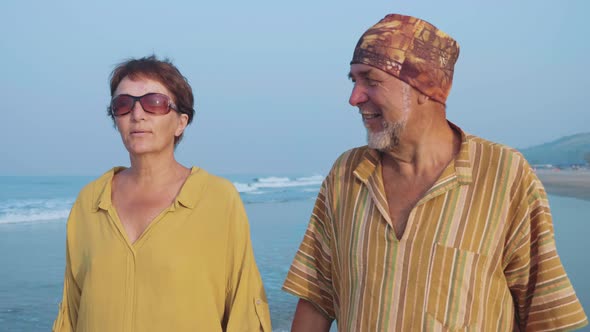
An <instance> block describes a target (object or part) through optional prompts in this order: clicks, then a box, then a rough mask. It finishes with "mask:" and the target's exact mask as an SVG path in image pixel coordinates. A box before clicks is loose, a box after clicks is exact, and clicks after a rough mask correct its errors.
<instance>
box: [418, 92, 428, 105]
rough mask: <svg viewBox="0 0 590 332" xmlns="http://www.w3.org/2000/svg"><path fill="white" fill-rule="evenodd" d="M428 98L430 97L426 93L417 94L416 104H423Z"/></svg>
mask: <svg viewBox="0 0 590 332" xmlns="http://www.w3.org/2000/svg"><path fill="white" fill-rule="evenodd" d="M429 99H430V97H428V96H427V95H425V94H423V93H421V94H419V95H418V105H423V104H424V103H425V102H427V101H428V100H429Z"/></svg>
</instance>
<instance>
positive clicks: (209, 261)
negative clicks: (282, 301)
mask: <svg viewBox="0 0 590 332" xmlns="http://www.w3.org/2000/svg"><path fill="white" fill-rule="evenodd" d="M119 170H120V168H114V169H112V170H110V171H109V172H107V173H105V174H104V175H103V176H101V177H100V178H99V179H97V180H95V181H94V182H92V183H90V184H88V185H87V186H86V187H85V188H84V189H82V191H81V192H80V195H79V196H78V199H77V200H76V202H75V203H74V206H73V207H72V211H71V213H70V216H69V218H68V224H67V243H66V272H65V281H64V291H63V301H62V303H61V305H60V308H59V313H58V316H57V319H56V320H55V323H54V325H53V331H59V332H65V331H78V332H87V331H101V332H103V331H109V332H116V331H124V332H133V331H138V332H149V331H207V332H209V331H271V326H270V315H269V311H268V303H267V300H266V296H265V293H264V288H263V285H262V280H261V278H260V273H259V272H258V268H257V267H256V262H255V260H254V254H253V251H252V245H251V242H250V232H249V226H248V219H247V217H246V213H245V211H244V207H243V204H242V201H241V199H240V196H239V194H238V192H237V191H236V190H235V188H234V187H233V186H232V184H231V183H230V182H229V181H227V180H225V179H222V178H219V177H216V176H213V175H210V174H208V173H207V172H205V171H204V170H202V169H199V168H196V167H193V168H192V171H191V175H190V176H189V177H188V178H187V180H186V182H185V184H184V185H183V187H182V189H181V191H180V193H179V194H178V196H177V197H176V200H175V201H174V203H173V204H172V205H171V206H170V207H169V208H167V209H165V210H164V211H162V212H161V213H160V215H158V216H157V217H156V218H155V219H154V220H153V221H152V222H151V224H150V225H149V227H148V228H147V229H146V230H145V231H144V233H143V234H142V235H141V237H140V238H138V239H137V241H136V242H135V243H130V242H129V240H128V237H127V234H126V232H125V230H124V228H123V225H122V224H121V222H120V220H119V217H118V216H117V211H116V210H115V207H114V206H113V204H112V202H111V182H112V178H113V175H114V174H115V173H116V172H117V171H119Z"/></svg>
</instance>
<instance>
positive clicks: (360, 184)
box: [283, 14, 587, 331]
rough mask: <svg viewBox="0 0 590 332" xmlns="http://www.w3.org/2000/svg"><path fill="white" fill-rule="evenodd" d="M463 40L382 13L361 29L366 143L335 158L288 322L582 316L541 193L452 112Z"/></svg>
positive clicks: (529, 175)
mask: <svg viewBox="0 0 590 332" xmlns="http://www.w3.org/2000/svg"><path fill="white" fill-rule="evenodd" d="M458 55H459V46H458V45H457V42H456V41H455V40H453V39H452V38H451V37H450V36H448V35H447V34H445V33H444V32H442V31H441V30H439V29H437V28H436V27H434V26H433V25H431V24H430V23H428V22H425V21H423V20H420V19H417V18H414V17H409V16H403V15H396V14H393V15H388V16H386V17H385V18H384V19H383V20H381V21H380V22H379V23H377V24H376V25H374V26H373V27H371V28H370V29H369V30H368V31H367V32H365V34H364V35H363V36H362V37H361V39H360V40H359V42H358V44H357V46H356V49H355V51H354V55H353V58H352V61H351V68H350V74H349V76H350V79H351V80H352V82H353V83H354V87H353V90H352V94H351V96H350V104H351V105H353V106H356V107H358V108H359V112H360V114H361V116H362V119H363V122H364V125H365V127H366V129H367V133H368V134H367V136H368V146H364V147H360V148H355V149H352V150H350V151H347V152H345V153H344V154H343V155H342V156H340V157H339V158H338V159H337V160H336V162H335V164H334V166H333V168H332V170H331V171H330V173H329V175H328V176H327V177H326V179H325V181H324V183H323V184H322V186H321V188H320V192H319V195H318V198H317V201H316V204H315V207H314V210H313V214H312V216H311V220H310V222H309V226H308V229H307V232H306V233H305V237H304V239H303V242H302V244H301V246H300V248H299V251H298V252H297V255H296V256H295V259H294V261H293V264H292V266H291V269H290V271H289V274H288V276H287V279H286V281H285V283H284V286H283V289H284V290H285V291H287V292H290V293H292V294H294V295H296V296H298V297H300V298H301V299H300V301H299V304H298V305H297V309H296V312H295V318H294V321H293V331H327V330H329V328H330V325H331V323H332V320H334V319H336V320H337V323H338V330H340V331H512V330H518V329H520V330H522V331H524V330H526V331H549V330H551V331H553V330H564V329H567V330H570V329H576V328H579V327H582V326H584V325H586V324H587V318H586V315H585V313H584V311H583V309H582V307H581V305H580V303H579V301H578V299H577V297H576V294H575V292H574V290H573V288H572V285H571V284H570V281H569V279H568V277H567V276H566V273H565V271H564V269H563V267H562V265H561V262H560V260H559V257H558V255H557V252H556V249H555V241H554V237H553V225H552V221H551V214H550V210H549V204H548V201H547V195H546V193H545V190H544V189H543V186H542V185H541V182H540V181H539V180H538V179H537V177H536V176H535V173H534V172H533V170H532V169H531V167H530V166H529V164H528V163H527V162H526V160H525V159H524V158H523V156H522V155H521V154H520V153H519V152H517V151H515V150H514V149H511V148H509V147H506V146H503V145H500V144H496V143H492V142H489V141H486V140H484V139H481V138H479V137H476V136H473V135H470V134H467V133H465V132H464V131H462V130H461V129H460V128H459V127H457V126H456V125H454V124H452V123H450V122H448V121H447V120H446V115H445V102H446V99H447V96H448V94H449V91H450V88H451V83H452V79H453V68H454V65H455V62H456V60H457V57H458Z"/></svg>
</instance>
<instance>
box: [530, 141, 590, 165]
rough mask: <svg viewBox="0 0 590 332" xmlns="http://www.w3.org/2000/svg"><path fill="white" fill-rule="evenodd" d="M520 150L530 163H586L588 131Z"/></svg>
mask: <svg viewBox="0 0 590 332" xmlns="http://www.w3.org/2000/svg"><path fill="white" fill-rule="evenodd" d="M520 151H521V152H522V153H523V154H524V156H525V157H526V159H527V160H528V161H529V163H530V164H552V165H571V164H586V161H585V160H584V155H585V154H587V153H590V133H582V134H576V135H572V136H565V137H562V138H560V139H557V140H555V141H553V142H549V143H545V144H541V145H537V146H533V147H530V148H527V149H521V150H520Z"/></svg>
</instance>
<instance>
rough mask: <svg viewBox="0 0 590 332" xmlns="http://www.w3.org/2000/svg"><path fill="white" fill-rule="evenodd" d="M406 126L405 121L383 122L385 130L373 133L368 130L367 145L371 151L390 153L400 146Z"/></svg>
mask: <svg viewBox="0 0 590 332" xmlns="http://www.w3.org/2000/svg"><path fill="white" fill-rule="evenodd" d="M405 126H406V122H405V121H398V122H387V121H383V130H381V131H380V132H377V133H375V132H371V131H370V130H369V129H367V143H368V145H369V147H370V148H371V149H376V150H380V151H389V150H391V149H393V148H394V147H396V146H397V145H398V144H399V138H400V135H401V133H402V131H403V130H404V128H405Z"/></svg>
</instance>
